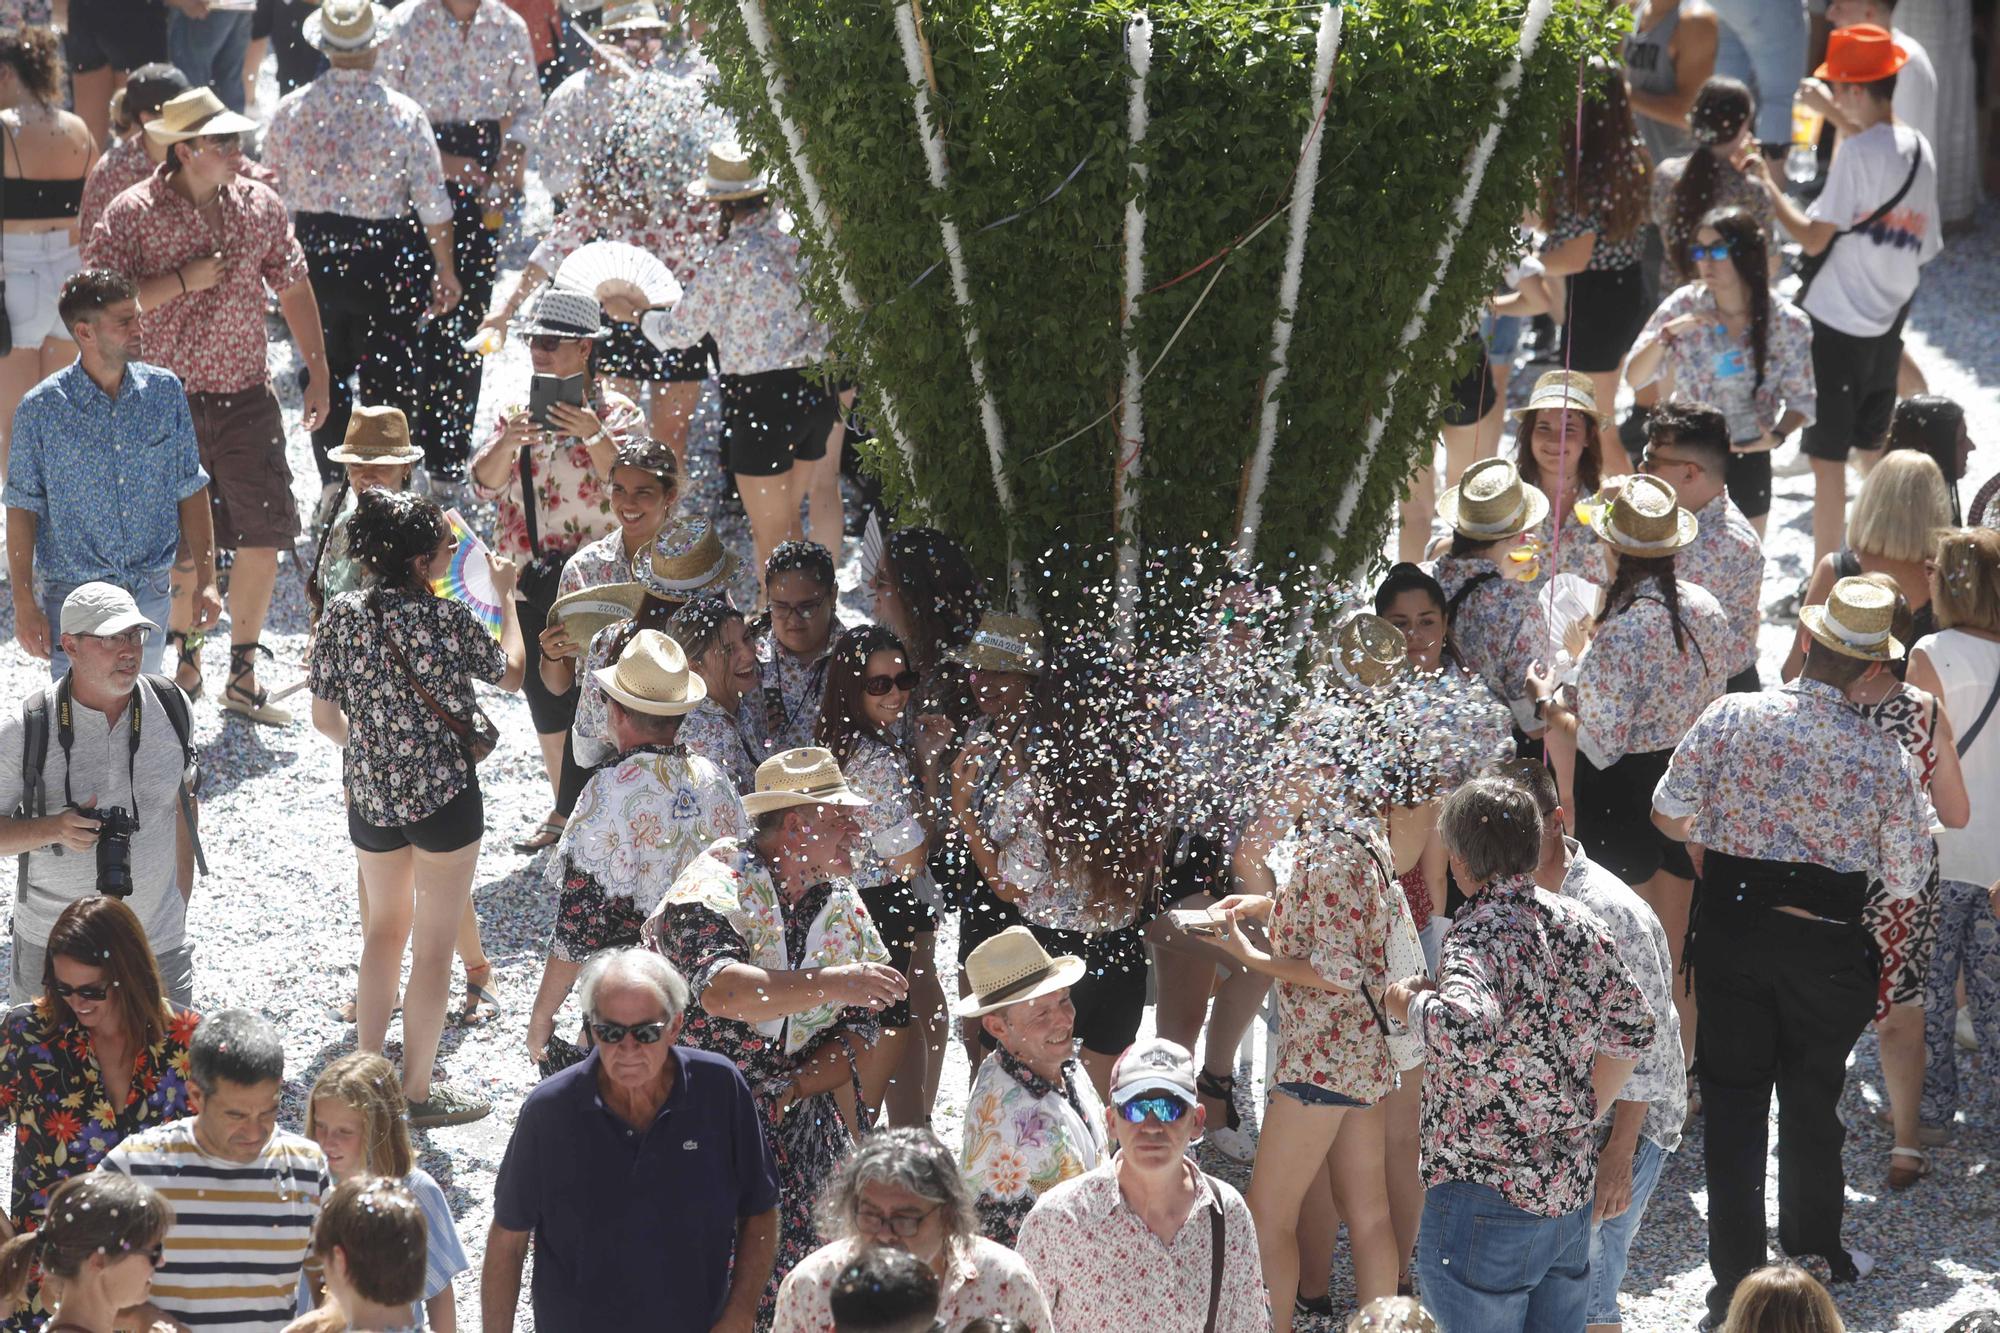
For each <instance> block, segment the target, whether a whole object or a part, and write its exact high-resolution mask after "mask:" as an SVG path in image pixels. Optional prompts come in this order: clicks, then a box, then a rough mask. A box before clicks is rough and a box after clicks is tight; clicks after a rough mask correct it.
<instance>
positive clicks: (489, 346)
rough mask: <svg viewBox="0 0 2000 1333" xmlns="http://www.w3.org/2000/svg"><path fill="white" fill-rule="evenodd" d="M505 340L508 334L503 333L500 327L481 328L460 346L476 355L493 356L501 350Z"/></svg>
mask: <svg viewBox="0 0 2000 1333" xmlns="http://www.w3.org/2000/svg"><path fill="white" fill-rule="evenodd" d="M505 341H506V335H504V334H502V333H501V332H500V330H499V329H481V330H479V332H477V333H475V334H473V335H472V336H471V337H470V338H467V339H466V340H465V341H464V342H462V343H460V344H459V346H460V347H463V348H464V349H465V350H466V351H468V352H470V353H472V354H473V355H474V356H492V355H493V354H494V353H495V352H497V351H499V350H500V348H501V346H502V344H503V343H505Z"/></svg>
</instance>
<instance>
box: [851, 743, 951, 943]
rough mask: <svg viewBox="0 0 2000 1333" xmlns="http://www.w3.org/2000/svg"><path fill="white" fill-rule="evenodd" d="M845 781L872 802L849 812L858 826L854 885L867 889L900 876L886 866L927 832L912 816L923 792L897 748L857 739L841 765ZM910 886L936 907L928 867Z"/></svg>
mask: <svg viewBox="0 0 2000 1333" xmlns="http://www.w3.org/2000/svg"><path fill="white" fill-rule="evenodd" d="M840 771H841V772H842V773H843V774H845V775H846V777H847V781H848V783H849V784H850V785H851V786H852V787H853V788H854V789H855V790H856V791H858V792H860V793H861V794H862V795H863V796H866V797H867V798H868V799H869V800H870V801H872V802H873V803H874V804H872V805H870V806H868V807H867V808H866V809H859V810H856V811H855V812H854V818H855V821H856V822H857V823H859V824H860V825H861V845H860V846H859V847H858V848H857V849H856V850H855V853H854V882H855V884H856V885H858V886H859V887H861V888H864V889H871V888H874V887H876V886H877V885H881V884H888V883H891V882H892V881H895V880H899V879H902V878H904V877H903V876H902V875H900V874H898V873H897V872H896V871H894V870H891V869H890V868H889V864H888V863H889V862H890V861H892V860H894V859H895V858H897V857H899V856H907V855H909V854H910V853H911V852H914V851H916V850H917V849H918V848H920V847H922V846H923V845H924V843H925V842H926V841H927V840H928V838H929V834H927V833H926V832H925V830H924V825H923V821H922V820H921V819H919V818H917V811H918V810H919V809H920V808H922V806H923V801H924V790H923V788H922V787H921V786H920V785H918V783H917V775H916V772H915V771H914V770H913V769H912V768H911V767H910V756H909V755H908V754H907V753H906V752H905V751H904V750H903V749H902V748H901V747H900V746H896V745H890V744H888V743H886V742H884V741H881V740H877V739H876V738H875V737H873V736H866V735H864V736H859V737H857V738H856V739H855V742H854V754H853V757H851V758H849V759H847V760H845V761H843V762H842V764H841V765H840ZM910 887H911V888H912V889H914V890H915V891H916V894H917V896H918V897H919V898H922V899H923V900H924V901H925V902H927V903H930V904H932V905H933V906H935V905H937V903H938V901H939V899H938V892H937V888H936V886H935V885H933V884H932V883H931V876H930V869H929V867H924V868H922V869H920V870H919V871H918V872H917V875H916V877H915V878H914V879H913V880H911V882H910Z"/></svg>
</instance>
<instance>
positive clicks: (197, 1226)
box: [101, 1009, 333, 1333]
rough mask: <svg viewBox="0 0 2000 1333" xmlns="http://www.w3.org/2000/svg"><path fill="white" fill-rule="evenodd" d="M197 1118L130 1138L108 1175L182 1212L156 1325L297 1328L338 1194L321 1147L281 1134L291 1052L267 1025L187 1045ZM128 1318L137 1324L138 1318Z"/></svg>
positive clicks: (249, 1016) (244, 1026) (264, 1021)
mask: <svg viewBox="0 0 2000 1333" xmlns="http://www.w3.org/2000/svg"><path fill="white" fill-rule="evenodd" d="M188 1075H189V1081H190V1082H191V1083H193V1085H194V1086H193V1087H192V1088H191V1089H190V1090H189V1094H188V1100H189V1102H190V1103H191V1104H192V1105H193V1107H194V1115H192V1116H191V1117H189V1118H188V1119H185V1120H176V1121H174V1122H172V1123H171V1124H166V1125H156V1126H154V1127H153V1128H151V1129H148V1130H143V1131H141V1132H140V1133H137V1134H134V1135H132V1136H131V1137H130V1138H128V1139H126V1140H125V1141H124V1142H123V1143H121V1144H119V1145H118V1146H117V1147H115V1148H113V1149H112V1150H111V1151H110V1153H108V1154H107V1155H106V1156H105V1158H104V1161H103V1163H102V1165H101V1169H102V1170H105V1171H116V1172H118V1173H120V1174H121V1175H128V1176H131V1177H133V1178H134V1179H136V1180H141V1181H144V1182H145V1183H146V1184H148V1185H151V1186H152V1187H153V1188H155V1189H157V1190H158V1191H159V1192H160V1193H161V1194H162V1195H163V1196H165V1198H166V1199H167V1201H168V1202H170V1203H171V1204H173V1205H174V1211H175V1217H174V1224H173V1226H171V1227H169V1228H168V1229H167V1235H166V1242H165V1251H164V1258H162V1259H161V1260H160V1261H159V1262H158V1265H157V1266H156V1268H155V1269H154V1273H153V1291H152V1307H145V1306H142V1307H140V1309H141V1311H142V1312H145V1313H147V1314H148V1315H149V1316H150V1317H149V1318H142V1319H139V1320H138V1321H137V1322H138V1325H139V1326H140V1327H142V1328H150V1327H152V1319H154V1318H163V1317H171V1318H172V1319H174V1320H175V1321H176V1323H175V1326H176V1327H179V1326H181V1325H190V1326H193V1327H197V1328H198V1327H204V1326H207V1325H211V1324H227V1325H228V1326H229V1327H231V1328H232V1329H247V1330H270V1333H277V1330H279V1329H282V1328H284V1327H285V1326H286V1325H287V1324H289V1323H290V1322H291V1321H292V1316H293V1315H294V1314H295V1313H296V1309H295V1303H296V1300H297V1292H298V1286H299V1275H300V1273H301V1272H302V1271H304V1269H305V1268H306V1266H307V1260H308V1255H309V1253H310V1247H311V1243H312V1229H313V1224H314V1223H315V1222H317V1221H318V1220H319V1210H320V1201H321V1200H322V1199H323V1198H324V1197H325V1196H326V1194H327V1193H328V1191H330V1190H331V1189H332V1188H333V1184H332V1181H331V1180H330V1179H329V1178H328V1176H327V1168H326V1157H325V1155H324V1154H323V1153H321V1152H320V1150H319V1145H318V1144H316V1143H314V1142H313V1141H312V1140H311V1139H308V1138H304V1137H302V1136H300V1135H297V1134H293V1133H290V1132H288V1131H286V1130H282V1129H279V1128H278V1102H279V1100H280V1098H281V1097H282V1096H283V1094H284V1090H285V1047H284V1042H283V1041H282V1040H281V1039H280V1037H279V1035H278V1029H277V1027H276V1025H274V1024H273V1023H272V1022H271V1021H270V1020H269V1019H268V1018H265V1017H264V1016H263V1015H261V1014H253V1013H250V1012H248V1011H247V1010H243V1009H224V1010H221V1011H219V1012H217V1013H213V1014H210V1015H209V1016H208V1017H207V1018H205V1019H204V1020H202V1023H201V1026H200V1027H198V1028H196V1029H195V1031H194V1038H193V1040H192V1041H190V1042H189V1043H188ZM128 1313H130V1312H128Z"/></svg>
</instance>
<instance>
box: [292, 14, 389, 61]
mask: <svg viewBox="0 0 2000 1333" xmlns="http://www.w3.org/2000/svg"><path fill="white" fill-rule="evenodd" d="M300 36H301V37H303V38H304V39H305V43H306V45H307V46H310V47H312V48H313V49H314V50H315V51H318V52H321V53H322V54H324V55H330V56H358V55H360V54H361V53H362V52H363V51H373V50H374V49H375V48H376V47H378V46H381V45H382V44H383V43H384V42H386V41H388V40H389V30H388V29H387V27H385V26H384V25H383V23H382V15H381V14H379V13H378V14H376V15H375V26H374V27H372V28H370V29H369V30H368V37H367V39H366V40H365V41H363V42H361V44H360V45H358V46H342V45H333V46H329V45H327V43H326V23H325V22H324V16H323V15H322V13H321V11H319V10H317V9H315V10H313V12H312V13H310V14H308V15H306V22H305V30H304V32H302V33H301V34H300Z"/></svg>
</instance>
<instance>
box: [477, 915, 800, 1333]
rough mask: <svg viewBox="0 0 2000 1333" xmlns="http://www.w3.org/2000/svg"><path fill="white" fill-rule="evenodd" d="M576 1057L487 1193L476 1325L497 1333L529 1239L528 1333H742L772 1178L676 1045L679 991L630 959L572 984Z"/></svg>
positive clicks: (735, 1118) (760, 1141)
mask: <svg viewBox="0 0 2000 1333" xmlns="http://www.w3.org/2000/svg"><path fill="white" fill-rule="evenodd" d="M579 985H580V988H581V991H582V1001H583V1013H584V1021H585V1025H586V1026H587V1027H588V1029H589V1031H590V1034H591V1036H592V1038H593V1039H594V1044H593V1046H592V1049H591V1052H590V1054H589V1056H588V1057H586V1058H585V1059H584V1060H583V1061H582V1062H581V1063H580V1064H576V1065H572V1066H571V1067H569V1068H568V1069H565V1070H563V1071H562V1072H561V1073H558V1074H556V1075H554V1076H553V1077H551V1078H550V1079H548V1081H546V1082H544V1083H543V1084H542V1085H541V1086H540V1087H539V1088H536V1089H535V1090H534V1091H533V1092H531V1093H529V1094H528V1098H527V1100H526V1101H525V1102H523V1103H522V1104H521V1114H520V1117H519V1119H518V1120H517V1121H516V1122H515V1125H514V1137H513V1139H512V1140H511V1141H510V1142H509V1143H508V1144H507V1155H506V1157H505V1158H504V1159H502V1161H501V1163H500V1176H499V1179H498V1181H497V1182H496V1183H495V1185H494V1191H493V1225H492V1227H491V1229H490V1230H489V1231H488V1232H487V1236H486V1262H485V1266H484V1268H483V1269H482V1270H481V1274H480V1313H481V1322H482V1325H483V1327H484V1328H485V1329H486V1331H487V1333H509V1330H511V1329H512V1328H513V1327H514V1314H515V1307H516V1306H517V1305H518V1304H519V1302H520V1296H521V1270H522V1267H523V1265H524V1263H525V1261H526V1259H527V1257H528V1242H529V1239H530V1237H532V1238H533V1240H534V1244H535V1248H536V1251H537V1253H536V1262H535V1281H534V1293H533V1297H532V1299H533V1302H534V1311H535V1324H536V1326H537V1327H540V1328H641V1327H643V1328H651V1329H659V1330H662V1333H711V1330H726V1333H749V1330H750V1329H751V1327H752V1325H753V1323H754V1320H755V1316H756V1311H757V1302H758V1300H759V1298H760V1297H761V1296H762V1295H763V1293H764V1286H765V1284H766V1282H767V1281H769V1279H770V1275H771V1263H772V1259H773V1256H774V1255H775V1253H776V1249H777V1239H778V1215H777V1206H778V1172H777V1165H776V1163H775V1162H774V1161H773V1159H772V1156H771V1153H770V1150H769V1149H768V1148H767V1147H766V1146H765V1143H764V1133H763V1129H762V1127H761V1125H760V1124H759V1117H758V1111H757V1106H756V1103H755V1101H754V1100H753V1099H752V1098H751V1095H750V1088H749V1085H748V1084H746V1083H745V1082H744V1081H743V1076H742V1075H741V1074H739V1073H738V1072H737V1071H736V1066H735V1065H733V1064H731V1063H730V1062H729V1061H728V1060H725V1059H723V1058H722V1057H721V1056H717V1055H711V1054H709V1053H707V1052H705V1051H697V1050H692V1049H689V1048H688V1047H685V1046H680V1045H676V1044H675V1039H676V1038H677V1037H679V1036H680V1032H681V1024H682V1022H683V1020H684V1018H685V1016H686V1013H687V1005H688V984H687V980H686V979H685V978H684V977H682V976H681V974H680V972H679V971H678V970H676V969H675V967H674V966H673V964H672V963H670V962H668V961H667V960H666V959H664V958H662V957H660V956H659V955H658V954H656V953H652V952H650V951H648V950H645V949H608V950H606V951H604V952H602V953H599V954H597V955H596V956H595V957H593V958H592V959H591V960H590V962H589V963H588V964H587V965H586V966H585V967H584V969H583V974H582V976H581V978H580V979H579Z"/></svg>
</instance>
